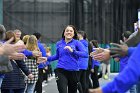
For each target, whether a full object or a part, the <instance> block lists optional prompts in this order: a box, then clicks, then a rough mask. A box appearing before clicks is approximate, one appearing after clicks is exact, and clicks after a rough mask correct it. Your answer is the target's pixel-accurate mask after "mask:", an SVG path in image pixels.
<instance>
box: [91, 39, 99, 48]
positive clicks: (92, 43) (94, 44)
mask: <svg viewBox="0 0 140 93" xmlns="http://www.w3.org/2000/svg"><path fill="white" fill-rule="evenodd" d="M90 44H91V46H92V47H93V46H94V47H95V48H98V47H99V45H98V42H97V40H91V41H90Z"/></svg>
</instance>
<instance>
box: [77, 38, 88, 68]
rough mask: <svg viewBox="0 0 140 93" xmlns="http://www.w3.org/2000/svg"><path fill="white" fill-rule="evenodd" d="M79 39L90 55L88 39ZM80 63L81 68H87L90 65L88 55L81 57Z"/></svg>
mask: <svg viewBox="0 0 140 93" xmlns="http://www.w3.org/2000/svg"><path fill="white" fill-rule="evenodd" d="M79 41H80V42H81V43H82V44H83V46H84V48H85V50H86V53H87V55H88V42H87V40H84V39H83V40H79ZM78 64H79V69H82V70H87V67H88V57H87V58H83V57H79V61H78Z"/></svg>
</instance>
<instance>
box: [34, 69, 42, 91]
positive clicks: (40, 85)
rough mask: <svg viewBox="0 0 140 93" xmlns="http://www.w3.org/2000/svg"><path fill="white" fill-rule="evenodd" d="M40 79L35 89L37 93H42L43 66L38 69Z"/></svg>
mask: <svg viewBox="0 0 140 93" xmlns="http://www.w3.org/2000/svg"><path fill="white" fill-rule="evenodd" d="M38 70H39V72H38V80H37V82H36V86H35V91H36V93H42V82H43V80H44V79H43V68H39V69H38Z"/></svg>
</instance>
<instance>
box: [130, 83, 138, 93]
mask: <svg viewBox="0 0 140 93" xmlns="http://www.w3.org/2000/svg"><path fill="white" fill-rule="evenodd" d="M129 92H130V93H139V92H136V85H133V86H132V87H131V88H130V89H129Z"/></svg>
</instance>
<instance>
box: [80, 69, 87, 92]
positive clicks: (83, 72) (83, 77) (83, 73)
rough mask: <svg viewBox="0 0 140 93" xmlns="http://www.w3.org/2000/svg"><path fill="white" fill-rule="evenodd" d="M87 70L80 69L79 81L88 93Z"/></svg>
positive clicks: (83, 89)
mask: <svg viewBox="0 0 140 93" xmlns="http://www.w3.org/2000/svg"><path fill="white" fill-rule="evenodd" d="M86 72H87V71H86V70H80V71H79V81H80V83H81V86H82V91H83V93H86V84H87V83H86Z"/></svg>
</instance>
